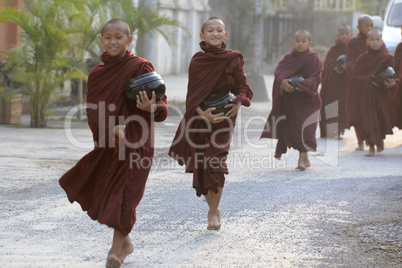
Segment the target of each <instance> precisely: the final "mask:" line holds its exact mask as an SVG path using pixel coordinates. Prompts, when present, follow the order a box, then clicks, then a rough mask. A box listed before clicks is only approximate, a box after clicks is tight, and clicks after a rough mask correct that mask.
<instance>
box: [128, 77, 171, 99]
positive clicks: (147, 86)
mask: <svg viewBox="0 0 402 268" xmlns="http://www.w3.org/2000/svg"><path fill="white" fill-rule="evenodd" d="M123 91H124V93H125V94H126V96H127V97H128V98H129V99H131V100H133V101H136V100H137V96H138V94H139V92H140V91H145V92H146V93H147V96H148V98H149V99H151V98H152V91H155V95H156V99H157V100H160V99H162V98H163V96H164V95H165V92H166V86H165V82H164V81H163V79H162V77H161V76H160V75H159V74H157V73H156V72H150V73H146V74H143V75H140V76H137V77H134V78H132V79H130V80H128V81H127V82H126V83H125V85H124V88H123Z"/></svg>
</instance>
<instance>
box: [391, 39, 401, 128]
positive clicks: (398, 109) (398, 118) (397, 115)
mask: <svg viewBox="0 0 402 268" xmlns="http://www.w3.org/2000/svg"><path fill="white" fill-rule="evenodd" d="M394 61H395V74H396V78H395V81H396V90H395V94H394V95H393V96H391V97H392V99H395V100H397V101H396V105H395V107H394V109H393V112H392V113H393V114H392V115H393V118H394V120H393V121H394V123H395V124H394V125H395V126H397V127H398V128H399V129H402V43H399V45H398V46H397V47H396V50H395V55H394Z"/></svg>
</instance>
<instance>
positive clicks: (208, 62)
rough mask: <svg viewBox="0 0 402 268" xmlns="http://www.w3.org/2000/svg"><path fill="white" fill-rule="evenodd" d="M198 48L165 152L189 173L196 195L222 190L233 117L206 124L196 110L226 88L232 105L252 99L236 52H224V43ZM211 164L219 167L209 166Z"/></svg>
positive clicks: (202, 44)
mask: <svg viewBox="0 0 402 268" xmlns="http://www.w3.org/2000/svg"><path fill="white" fill-rule="evenodd" d="M200 47H201V49H202V50H203V52H197V53H196V54H195V55H194V56H193V58H192V59H191V62H190V66H189V79H188V87H187V97H186V112H185V114H184V117H183V118H182V120H181V122H180V125H179V127H178V129H177V131H176V135H175V137H174V139H173V142H172V145H171V147H170V149H169V155H170V156H171V157H173V158H174V159H176V160H177V161H178V163H179V164H180V165H185V166H186V172H189V173H193V187H194V188H195V189H196V190H197V195H198V196H200V195H201V194H207V192H208V189H213V190H214V191H216V189H217V187H218V186H220V187H223V181H222V180H223V179H224V177H223V174H228V169H227V166H226V162H225V161H226V156H227V154H228V152H229V146H230V141H231V137H232V134H233V128H234V125H235V123H236V118H233V119H229V118H228V119H227V120H224V121H223V122H221V123H218V124H209V122H206V121H205V120H204V119H202V118H200V116H198V115H197V113H196V109H197V107H198V106H199V105H200V103H201V102H202V101H203V100H204V99H205V98H206V97H208V96H209V95H210V94H211V93H212V92H213V91H216V90H220V89H229V90H230V91H231V92H232V93H234V94H235V95H236V99H235V102H241V103H242V104H243V105H245V106H249V105H250V99H251V98H252V96H253V94H252V91H251V88H250V86H249V85H248V83H247V81H246V77H245V75H244V70H243V66H244V60H243V55H242V54H241V53H240V52H238V51H234V50H227V49H226V44H225V43H224V44H223V46H222V48H211V47H207V46H206V44H205V42H201V43H200ZM208 126H211V128H210V129H208ZM216 145H217V146H216ZM200 147H203V148H202V149H201V148H200ZM212 161H217V162H219V164H215V165H212V164H211V163H210V162H212ZM200 163H202V166H203V167H201V166H200Z"/></svg>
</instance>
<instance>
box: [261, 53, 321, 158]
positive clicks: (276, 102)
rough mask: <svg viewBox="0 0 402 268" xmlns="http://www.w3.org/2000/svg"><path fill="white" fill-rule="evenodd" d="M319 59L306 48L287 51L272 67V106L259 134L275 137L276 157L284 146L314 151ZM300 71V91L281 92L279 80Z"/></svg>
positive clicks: (318, 96) (319, 73)
mask: <svg viewBox="0 0 402 268" xmlns="http://www.w3.org/2000/svg"><path fill="white" fill-rule="evenodd" d="M321 72H322V63H321V61H320V59H319V58H318V56H317V54H316V53H314V52H311V51H310V50H308V51H307V52H305V53H298V52H297V51H296V50H295V49H293V50H292V51H291V52H289V53H287V54H286V55H285V56H284V57H283V59H282V60H281V61H280V62H279V63H278V66H277V67H276V69H275V73H274V75H275V79H274V84H273V89H272V96H273V98H272V99H273V102H272V110H271V113H270V114H269V116H268V120H267V122H266V124H265V127H264V130H263V132H262V134H261V138H271V139H278V143H277V146H276V152H275V157H276V158H278V159H280V158H281V155H282V154H284V153H286V151H287V147H289V148H294V149H296V150H298V151H300V152H307V151H315V150H316V149H317V140H316V137H315V131H316V129H317V124H318V118H319V112H320V109H321V98H320V95H319V93H318V91H317V89H318V85H319V84H320V82H321ZM295 74H298V75H302V76H303V78H304V81H303V82H301V83H300V84H299V87H300V88H301V89H302V90H303V92H298V91H296V92H294V93H290V94H289V93H286V92H282V90H281V87H280V84H281V82H282V81H283V80H284V79H286V78H287V77H289V76H290V75H295Z"/></svg>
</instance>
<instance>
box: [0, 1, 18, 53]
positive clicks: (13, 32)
mask: <svg viewBox="0 0 402 268" xmlns="http://www.w3.org/2000/svg"><path fill="white" fill-rule="evenodd" d="M8 2H9V0H0V8H2V7H5V6H6V5H7V3H8ZM11 6H14V7H20V8H21V7H22V6H23V0H12V1H11ZM21 32H22V30H21V28H19V27H18V26H17V25H16V24H14V23H9V22H7V23H1V24H0V50H5V49H9V48H11V47H13V46H15V45H20V44H21V41H20V39H19V36H20V34H21Z"/></svg>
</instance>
